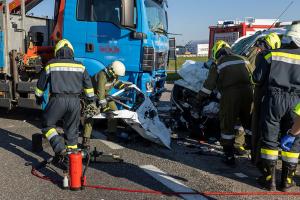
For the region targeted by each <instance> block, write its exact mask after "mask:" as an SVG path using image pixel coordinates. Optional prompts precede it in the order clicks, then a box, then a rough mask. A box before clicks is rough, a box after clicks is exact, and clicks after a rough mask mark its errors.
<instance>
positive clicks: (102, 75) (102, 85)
mask: <svg viewBox="0 0 300 200" xmlns="http://www.w3.org/2000/svg"><path fill="white" fill-rule="evenodd" d="M125 72H126V68H125V65H124V64H123V63H122V62H120V61H114V62H113V63H112V64H111V65H110V66H109V67H107V68H105V69H104V70H102V71H100V72H99V73H98V74H96V75H95V82H96V88H95V91H96V95H97V97H98V104H99V106H100V107H101V112H102V113H105V114H106V118H107V119H108V125H107V130H106V133H107V134H108V137H111V136H112V134H116V132H117V119H114V118H113V117H114V116H113V113H112V111H114V110H117V109H118V108H117V106H116V104H115V102H114V101H112V100H111V101H109V100H107V97H108V95H109V93H110V91H111V90H112V89H113V88H115V89H117V90H120V89H123V88H125V87H127V86H128V84H125V83H123V82H122V81H120V80H119V77H120V76H125ZM93 124H94V120H93V119H92V118H88V119H85V125H84V135H83V142H82V146H83V148H88V147H89V143H90V138H91V134H92V130H93Z"/></svg>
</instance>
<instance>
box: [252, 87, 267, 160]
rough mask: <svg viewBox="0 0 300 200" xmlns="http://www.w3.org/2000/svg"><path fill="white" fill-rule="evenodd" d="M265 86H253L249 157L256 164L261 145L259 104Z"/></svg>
mask: <svg viewBox="0 0 300 200" xmlns="http://www.w3.org/2000/svg"><path fill="white" fill-rule="evenodd" d="M265 92H266V90H265V88H263V87H255V88H254V96H253V109H252V120H251V131H252V137H251V145H252V146H251V159H252V162H253V164H255V165H257V164H258V163H259V160H260V147H261V131H260V115H261V104H262V99H263V96H264V95H265Z"/></svg>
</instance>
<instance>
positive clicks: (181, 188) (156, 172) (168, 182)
mask: <svg viewBox="0 0 300 200" xmlns="http://www.w3.org/2000/svg"><path fill="white" fill-rule="evenodd" d="M139 167H140V168H141V169H143V170H144V171H145V172H146V173H147V174H149V175H150V176H152V177H153V178H155V179H156V180H157V181H159V182H161V183H162V184H163V185H165V186H166V187H168V188H169V189H171V190H172V191H174V192H195V191H194V190H192V189H191V188H189V187H187V186H185V185H184V184H183V183H181V182H180V181H178V180H176V179H175V178H172V177H171V176H169V175H168V174H166V173H165V172H164V171H162V170H160V169H158V168H157V167H155V166H153V165H142V166H139ZM180 196H181V197H182V198H183V199H186V200H205V199H207V198H205V197H204V196H202V195H200V194H199V195H187V194H183V195H180Z"/></svg>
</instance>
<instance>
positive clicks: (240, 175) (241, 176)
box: [234, 173, 248, 178]
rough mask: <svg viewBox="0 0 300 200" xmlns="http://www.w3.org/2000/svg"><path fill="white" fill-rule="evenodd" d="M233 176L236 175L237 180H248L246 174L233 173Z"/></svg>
mask: <svg viewBox="0 0 300 200" xmlns="http://www.w3.org/2000/svg"><path fill="white" fill-rule="evenodd" d="M234 175H236V176H237V177H239V178H248V176H247V175H246V174H243V173H234Z"/></svg>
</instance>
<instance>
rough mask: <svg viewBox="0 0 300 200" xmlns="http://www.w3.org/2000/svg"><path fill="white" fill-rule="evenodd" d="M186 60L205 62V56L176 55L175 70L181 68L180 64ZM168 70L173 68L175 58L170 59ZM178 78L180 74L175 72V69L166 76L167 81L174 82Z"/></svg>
mask: <svg viewBox="0 0 300 200" xmlns="http://www.w3.org/2000/svg"><path fill="white" fill-rule="evenodd" d="M186 60H193V61H197V62H200V61H201V62H205V61H207V57H177V70H179V69H180V68H181V66H182V64H183V63H184V62H185V61H186ZM168 70H175V60H170V62H169V67H168ZM178 79H180V76H179V75H178V74H177V73H175V71H172V72H168V76H167V81H168V82H174V81H176V80H178Z"/></svg>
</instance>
